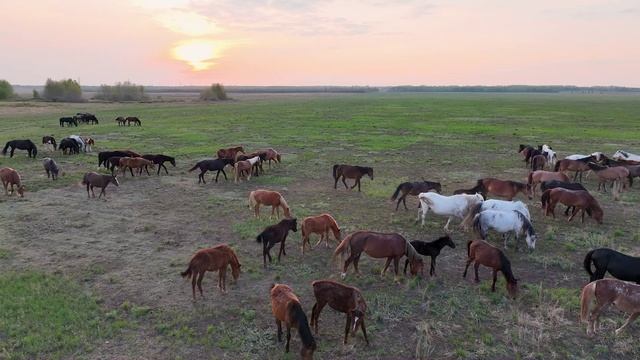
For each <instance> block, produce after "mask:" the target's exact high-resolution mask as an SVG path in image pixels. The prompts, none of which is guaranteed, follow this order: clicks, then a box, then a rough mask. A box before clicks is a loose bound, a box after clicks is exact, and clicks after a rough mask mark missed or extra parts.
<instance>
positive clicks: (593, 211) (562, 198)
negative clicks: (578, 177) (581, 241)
mask: <svg viewBox="0 0 640 360" xmlns="http://www.w3.org/2000/svg"><path fill="white" fill-rule="evenodd" d="M541 200H542V208H543V209H545V211H544V214H545V216H549V214H551V215H552V216H553V217H554V218H555V217H556V215H555V213H554V210H555V208H556V204H558V203H561V204H564V205H567V206H573V207H574V208H573V211H572V213H571V216H570V217H569V219H568V221H571V220H573V217H574V216H576V214H577V213H578V211H582V223H584V213H585V212H586V213H587V214H588V215H589V216H591V217H592V218H593V219H594V220H595V221H597V222H598V224H602V217H603V212H602V208H601V207H600V204H598V201H597V200H596V199H595V198H594V197H593V196H591V194H589V192H588V191H583V190H567V189H563V188H555V189H550V190H546V191H545V192H544V193H542V198H541Z"/></svg>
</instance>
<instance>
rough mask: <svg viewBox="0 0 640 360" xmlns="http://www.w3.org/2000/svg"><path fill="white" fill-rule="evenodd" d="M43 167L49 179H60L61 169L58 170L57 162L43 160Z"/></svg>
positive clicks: (48, 159) (49, 159) (47, 159)
mask: <svg viewBox="0 0 640 360" xmlns="http://www.w3.org/2000/svg"><path fill="white" fill-rule="evenodd" d="M42 166H44V171H46V172H47V179H48V178H49V177H51V180H55V179H56V178H57V177H58V172H59V171H60V168H58V164H56V161H55V160H53V159H51V158H48V157H46V158H44V159H42Z"/></svg>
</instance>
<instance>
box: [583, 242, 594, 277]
mask: <svg viewBox="0 0 640 360" xmlns="http://www.w3.org/2000/svg"><path fill="white" fill-rule="evenodd" d="M594 251H596V250H595V249H594V250H591V251H589V252H588V253H587V255H585V257H584V269H585V270H586V271H587V273H588V274H589V277H590V278H591V279H593V272H592V271H591V262H592V261H593V260H592V257H593V253H594Z"/></svg>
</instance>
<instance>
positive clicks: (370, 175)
mask: <svg viewBox="0 0 640 360" xmlns="http://www.w3.org/2000/svg"><path fill="white" fill-rule="evenodd" d="M367 175H369V177H370V178H371V180H373V168H370V167H368V168H367Z"/></svg>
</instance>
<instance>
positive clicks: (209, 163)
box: [189, 159, 234, 184]
mask: <svg viewBox="0 0 640 360" xmlns="http://www.w3.org/2000/svg"><path fill="white" fill-rule="evenodd" d="M233 163H234V161H233V159H210V160H202V161H198V162H197V163H196V164H195V165H193V167H192V168H191V169H189V172H191V171H193V170H195V169H200V174H198V184H200V182H202V183H203V184H206V183H207V182H206V181H204V174H206V172H207V171H217V173H216V182H218V176H219V175H220V172H221V171H222V175H224V179H225V180H227V174H226V173H225V172H224V167H225V166H227V165H233Z"/></svg>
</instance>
